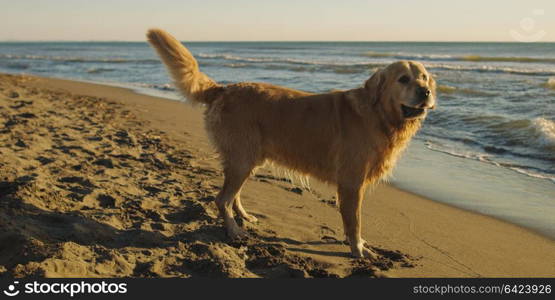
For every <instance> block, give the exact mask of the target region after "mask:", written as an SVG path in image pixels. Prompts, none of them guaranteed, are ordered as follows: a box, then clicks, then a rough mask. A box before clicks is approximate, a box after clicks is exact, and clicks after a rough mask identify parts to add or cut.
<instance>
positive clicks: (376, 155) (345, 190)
mask: <svg viewBox="0 0 555 300" xmlns="http://www.w3.org/2000/svg"><path fill="white" fill-rule="evenodd" d="M147 36H148V40H149V42H150V43H151V45H152V46H153V47H154V48H155V49H156V50H157V52H158V54H159V55H160V57H161V58H162V61H163V62H164V63H165V64H166V66H167V67H168V69H169V72H170V74H171V75H172V77H173V80H174V82H175V85H176V87H177V88H178V89H179V90H180V91H181V92H182V93H183V94H184V95H185V96H186V97H187V99H188V100H190V101H192V102H193V103H204V104H206V107H207V108H206V111H205V122H206V129H207V131H208V133H209V135H210V138H211V140H212V142H213V144H214V145H215V147H216V148H217V150H218V151H219V152H220V154H221V158H222V165H223V169H224V175H225V180H224V186H223V188H222V190H221V191H220V193H219V194H218V196H217V198H216V204H217V206H218V208H219V210H220V214H221V216H222V217H223V219H224V224H225V227H226V229H227V233H228V235H229V236H230V237H231V238H240V237H244V236H245V233H244V232H243V230H242V229H241V228H240V227H239V226H238V225H237V223H236V222H235V220H234V219H233V211H235V213H237V214H238V215H239V216H240V217H242V218H244V219H246V220H248V221H252V222H254V221H256V218H254V217H253V216H252V215H250V214H248V213H247V212H246V211H245V210H244V208H243V207H242V205H241V200H240V196H239V193H240V190H241V187H242V185H243V183H244V181H245V180H246V179H247V178H248V176H249V175H250V174H251V172H252V171H253V169H254V168H256V167H257V166H260V165H261V164H263V163H264V162H266V161H271V162H275V163H277V164H279V165H282V166H285V167H287V168H290V169H293V170H295V171H297V172H300V173H302V174H306V175H311V176H313V177H316V178H318V179H320V180H322V181H325V182H328V183H330V184H335V185H337V192H338V202H339V209H340V212H341V215H342V218H343V224H344V229H345V234H346V236H347V239H348V241H349V243H350V245H351V252H352V254H353V255H354V256H356V257H370V258H373V257H375V254H374V253H373V252H372V251H371V250H370V249H368V248H367V247H366V246H365V245H364V241H363V240H362V239H361V233H360V207H361V201H362V196H363V192H364V190H365V187H366V186H367V185H368V184H373V183H376V182H378V181H379V179H380V178H383V177H384V176H386V175H387V174H389V173H390V172H391V170H392V168H393V166H394V165H395V162H396V160H397V158H398V157H399V154H400V153H401V152H402V150H403V149H404V148H405V147H406V146H407V143H408V142H409V140H410V139H411V137H412V136H413V135H414V134H415V133H416V131H417V130H418V129H419V128H420V125H421V122H422V120H423V119H424V117H425V116H426V110H427V109H428V108H434V106H435V82H434V80H433V78H432V76H430V75H429V74H428V73H427V71H426V69H425V68H424V67H423V66H422V65H421V64H420V63H417V62H410V61H401V62H396V63H393V64H391V65H389V66H387V67H386V68H384V69H382V70H379V71H377V72H376V73H375V74H373V75H372V77H371V78H370V79H368V80H367V81H366V82H365V84H364V85H363V86H362V87H359V88H356V89H352V90H348V91H336V92H330V93H326V94H312V93H307V92H302V91H297V90H293V89H289V88H285V87H280V86H274V85H271V84H265V83H237V84H230V85H227V86H222V85H219V84H217V83H215V82H214V81H213V80H211V79H210V78H208V77H207V76H206V75H205V74H203V73H201V72H200V71H199V69H198V65H197V62H196V60H195V59H194V58H193V56H192V55H191V54H190V52H189V51H188V50H187V49H186V48H185V47H184V46H183V45H182V44H181V43H180V42H179V41H177V40H176V39H174V38H173V37H172V36H171V35H169V34H168V33H166V32H164V31H162V30H159V29H152V30H150V31H149V32H148V34H147ZM401 77H403V78H401ZM405 77H406V78H405ZM407 78H408V81H407V80H405V79H407ZM405 81H406V82H405ZM402 106H404V107H403V108H402ZM404 109H407V110H409V111H411V110H412V113H413V114H414V115H411V114H410V113H405V112H404Z"/></svg>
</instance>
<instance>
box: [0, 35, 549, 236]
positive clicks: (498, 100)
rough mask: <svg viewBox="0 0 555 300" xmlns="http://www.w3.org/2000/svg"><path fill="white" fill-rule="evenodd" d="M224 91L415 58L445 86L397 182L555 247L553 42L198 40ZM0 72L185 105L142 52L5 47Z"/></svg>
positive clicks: (298, 84)
mask: <svg viewBox="0 0 555 300" xmlns="http://www.w3.org/2000/svg"><path fill="white" fill-rule="evenodd" d="M186 45H187V47H188V48H189V49H190V50H191V52H193V54H194V55H195V56H196V57H197V59H198V61H199V64H200V66H201V69H202V71H203V72H205V73H207V74H208V75H209V76H211V77H212V78H214V79H215V80H216V81H218V82H220V83H224V84H226V83H233V82H240V81H257V82H269V83H273V84H278V85H284V86H288V87H291V88H296V89H301V90H305V91H311V92H326V91H329V90H332V89H350V88H354V87H357V86H359V85H361V84H362V83H363V82H364V80H366V79H367V78H368V77H369V76H370V74H372V73H373V72H374V71H375V70H376V69H378V68H380V67H383V66H385V65H387V64H389V63H391V62H393V61H396V60H401V59H410V60H418V61H420V62H422V63H424V65H425V66H426V67H427V69H428V70H429V71H430V72H431V73H432V74H433V75H434V76H435V78H436V81H437V82H438V95H439V97H438V107H437V109H436V110H435V111H433V112H431V113H430V114H429V116H428V118H427V120H426V122H425V124H424V126H423V129H422V130H421V131H420V132H419V133H418V135H417V136H416V138H415V140H414V141H413V143H412V145H411V147H410V148H409V150H408V153H407V154H406V155H405V157H404V158H403V159H402V160H401V162H400V164H399V167H398V168H397V169H396V171H395V173H394V177H393V179H392V181H393V183H394V184H396V185H398V186H400V187H402V188H404V189H407V190H410V191H413V192H415V193H419V194H423V195H425V196H428V197H431V198H433V199H435V200H437V201H442V202H446V203H449V204H453V205H456V206H459V207H462V208H466V209H470V210H474V211H478V212H480V213H484V214H488V215H493V216H496V217H499V218H502V219H505V220H509V221H511V222H514V223H517V224H520V225H524V226H527V227H529V228H531V229H533V230H536V231H539V232H541V233H543V234H546V235H548V236H550V237H552V238H553V237H555V217H554V216H555V43H421V42H418V43H417V42H408V43H406V42H190V43H186ZM0 72H5V73H29V74H36V75H41V76H48V77H59V78H68V79H77V80H86V81H94V82H100V83H108V84H115V85H120V86H125V87H130V88H133V89H135V90H137V91H139V92H142V93H148V94H155V95H159V96H160V95H161V96H164V97H167V98H171V99H179V96H177V94H176V93H175V91H174V90H173V89H172V87H171V85H170V83H169V78H168V76H167V73H166V71H165V69H164V68H163V66H162V65H161V63H160V61H159V60H158V58H157V57H156V56H155V55H154V52H153V51H152V49H151V48H150V47H149V46H148V45H147V44H146V43H141V42H129V43H128V42H37V43H35V42H25V43H15V42H10V43H0Z"/></svg>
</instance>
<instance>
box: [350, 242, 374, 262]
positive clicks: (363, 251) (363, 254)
mask: <svg viewBox="0 0 555 300" xmlns="http://www.w3.org/2000/svg"><path fill="white" fill-rule="evenodd" d="M351 253H352V255H353V256H354V257H356V258H368V259H370V260H373V261H376V260H378V254H376V252H374V251H372V250H371V249H370V248H367V247H366V246H364V244H362V243H360V244H359V245H358V247H353V248H352V249H351Z"/></svg>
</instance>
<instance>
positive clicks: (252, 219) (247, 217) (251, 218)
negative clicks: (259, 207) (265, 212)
mask: <svg viewBox="0 0 555 300" xmlns="http://www.w3.org/2000/svg"><path fill="white" fill-rule="evenodd" d="M240 217H241V218H242V219H243V220H245V221H247V222H250V223H258V219H257V218H256V217H255V216H253V215H251V214H244V215H242V216H240Z"/></svg>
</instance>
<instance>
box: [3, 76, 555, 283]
mask: <svg viewBox="0 0 555 300" xmlns="http://www.w3.org/2000/svg"><path fill="white" fill-rule="evenodd" d="M0 171H1V173H0V175H1V176H0V276H3V275H4V276H5V275H14V276H28V275H39V276H47V277H119V276H137V277H168V276H172V277H173V276H179V277H190V276H203V277H346V276H363V277H373V276H392V277H504V276H511V277H515V276H521V277H535V276H547V277H553V276H555V242H554V241H552V240H550V239H547V238H544V237H541V236H539V235H537V234H535V233H533V232H530V231H528V230H526V229H523V228H520V227H517V226H515V225H512V224H508V223H505V222H502V221H499V220H496V219H493V218H490V217H486V216H482V215H479V214H475V213H471V212H467V211H464V210H460V209H457V208H453V207H450V206H447V205H443V204H439V203H436V202H433V201H430V200H427V199H425V198H422V197H419V196H416V195H413V194H410V193H407V192H404V191H401V190H398V189H395V188H393V187H391V186H388V185H385V184H383V185H380V186H379V187H378V188H376V189H375V191H373V193H369V195H368V196H367V199H366V200H365V202H364V208H363V215H364V217H363V234H364V237H365V239H366V240H367V241H368V242H369V243H370V245H371V246H372V247H374V249H375V250H376V251H377V252H379V253H380V254H381V257H380V260H379V261H377V262H373V263H370V262H368V261H366V260H355V259H351V258H350V257H349V255H348V247H347V246H346V245H344V244H342V242H341V241H342V240H343V233H342V229H341V220H340V216H339V213H338V211H337V208H336V207H335V206H334V205H333V203H334V200H333V198H332V197H333V189H332V188H330V187H327V186H324V185H321V184H318V183H317V182H314V180H312V191H311V190H308V189H306V188H301V187H300V186H298V185H297V186H296V185H294V184H291V183H290V182H289V179H288V178H287V177H286V176H285V177H284V176H281V175H279V172H277V171H276V170H275V169H261V170H259V172H258V173H257V175H256V176H253V177H252V178H251V179H249V181H248V182H247V184H246V186H245V188H244V189H243V193H242V199H243V202H244V205H245V207H246V208H247V210H248V211H250V212H252V213H253V214H254V215H256V216H257V217H258V219H259V223H258V224H256V225H253V224H248V223H245V224H243V226H245V227H246V228H248V231H249V232H250V234H251V236H252V238H251V239H250V240H248V241H244V242H231V241H229V240H228V238H227V237H226V236H225V233H224V230H223V227H222V224H221V221H220V220H219V219H218V218H217V213H216V208H215V205H214V203H213V199H214V196H215V195H216V193H217V191H218V188H219V187H220V186H221V182H222V174H221V172H220V168H219V165H218V159H217V154H216V153H215V152H214V151H213V149H212V148H211V147H210V145H209V143H208V140H207V139H206V134H205V132H204V129H203V124H202V108H193V107H190V106H188V105H186V104H183V103H181V102H177V101H170V100H165V99H161V98H156V97H150V96H145V95H139V94H135V93H133V92H131V91H129V90H127V89H123V88H116V87H109V86H102V85H96V84H89V83H80V82H73V81H66V80H57V79H44V78H38V77H31V76H11V75H0Z"/></svg>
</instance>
